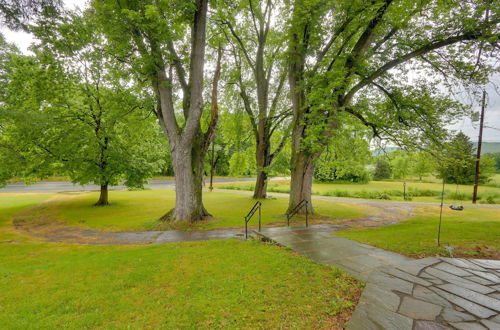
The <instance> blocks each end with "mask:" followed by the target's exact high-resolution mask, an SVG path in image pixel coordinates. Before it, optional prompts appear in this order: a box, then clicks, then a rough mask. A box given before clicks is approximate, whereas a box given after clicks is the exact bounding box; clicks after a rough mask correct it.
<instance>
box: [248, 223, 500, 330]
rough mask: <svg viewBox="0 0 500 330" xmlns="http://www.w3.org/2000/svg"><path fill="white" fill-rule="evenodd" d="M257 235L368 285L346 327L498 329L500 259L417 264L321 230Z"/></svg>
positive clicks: (274, 230) (431, 260)
mask: <svg viewBox="0 0 500 330" xmlns="http://www.w3.org/2000/svg"><path fill="white" fill-rule="evenodd" d="M256 234H258V235H261V236H262V237H263V238H265V239H268V240H272V241H274V242H276V243H278V244H280V245H283V246H289V247H291V248H292V249H293V250H294V251H296V252H298V253H299V254H302V255H304V256H307V257H309V258H311V259H313V260H315V261H317V262H320V263H324V264H329V265H332V266H336V267H339V268H341V269H343V270H345V271H347V272H348V273H350V274H351V275H353V276H354V277H356V278H358V279H360V280H362V281H364V282H366V283H367V285H366V288H365V289H364V290H363V294H362V296H361V299H360V301H359V304H358V306H357V307H356V310H355V311H354V314H353V316H352V318H351V320H350V322H349V324H348V329H352V330H358V329H359V330H369V329H397V330H404V329H413V330H423V329H453V328H455V329H460V330H462V329H464V330H465V329H467V330H469V329H471V330H475V329H495V330H499V329H500V261H497V260H479V259H458V258H424V259H420V260H415V259H410V258H408V257H406V256H403V255H400V254H397V253H394V252H389V251H385V250H382V249H378V248H375V247H373V246H369V245H365V244H361V243H357V242H354V241H351V240H348V239H345V238H341V237H338V236H335V235H333V234H331V233H330V232H326V231H325V230H324V228H323V229H322V228H308V229H307V228H293V227H292V228H287V227H285V228H283V227H280V228H268V229H264V230H263V231H262V232H261V233H256Z"/></svg>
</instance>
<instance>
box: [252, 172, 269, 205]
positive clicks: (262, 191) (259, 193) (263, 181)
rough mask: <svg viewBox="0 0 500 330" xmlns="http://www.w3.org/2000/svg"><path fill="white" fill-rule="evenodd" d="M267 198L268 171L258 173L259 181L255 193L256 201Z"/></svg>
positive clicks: (256, 183)
mask: <svg viewBox="0 0 500 330" xmlns="http://www.w3.org/2000/svg"><path fill="white" fill-rule="evenodd" d="M266 197H267V173H266V169H260V170H258V171H257V181H256V182H255V189H254V192H253V198H254V199H264V198H266Z"/></svg>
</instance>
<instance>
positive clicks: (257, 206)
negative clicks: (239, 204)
mask: <svg viewBox="0 0 500 330" xmlns="http://www.w3.org/2000/svg"><path fill="white" fill-rule="evenodd" d="M261 208H262V202H261V201H258V202H256V203H255V204H254V206H253V207H252V209H251V210H250V212H248V214H247V215H246V216H245V239H247V238H248V221H250V219H252V217H253V215H254V214H255V212H256V211H257V209H258V210H259V231H261V229H262V225H261V221H262V220H261V219H262V214H261V213H262V212H261Z"/></svg>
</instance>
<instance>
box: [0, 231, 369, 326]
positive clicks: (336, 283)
mask: <svg viewBox="0 0 500 330" xmlns="http://www.w3.org/2000/svg"><path fill="white" fill-rule="evenodd" d="M0 264H1V265H2V266H1V267H0V292H1V293H2V294H1V295H0V328H1V329H35V328H36V329H57V328H72V329H81V328H107V329H123V328H214V327H215V328H217V327H225V328H233V329H234V328H248V329H252V328H307V327H311V326H312V325H314V328H329V327H332V326H339V322H340V323H341V322H342V319H344V318H345V317H346V315H348V314H349V313H350V307H352V306H353V303H354V302H355V300H356V299H357V298H356V297H357V296H358V295H359V290H360V283H359V282H356V281H355V280H353V279H352V278H350V277H348V276H347V275H346V274H345V273H343V272H341V271H339V270H337V269H334V268H331V267H328V266H325V265H320V264H316V263H313V262H312V261H309V260H308V259H306V258H305V257H299V256H295V255H293V254H291V253H289V252H288V251H286V250H285V249H283V248H278V247H276V246H269V245H265V244H262V243H257V242H253V241H248V242H244V241H236V240H224V241H208V242H195V243H173V244H166V245H153V246H129V247H117V246H85V245H83V246H79V245H63V244H29V243H28V244H2V245H1V248H0Z"/></svg>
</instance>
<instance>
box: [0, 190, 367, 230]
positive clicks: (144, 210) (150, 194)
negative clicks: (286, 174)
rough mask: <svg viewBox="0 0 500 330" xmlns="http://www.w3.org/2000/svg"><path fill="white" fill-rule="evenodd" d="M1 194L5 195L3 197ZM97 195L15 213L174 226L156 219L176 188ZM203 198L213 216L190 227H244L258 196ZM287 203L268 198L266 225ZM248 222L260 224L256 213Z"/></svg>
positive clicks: (328, 211)
mask: <svg viewBox="0 0 500 330" xmlns="http://www.w3.org/2000/svg"><path fill="white" fill-rule="evenodd" d="M2 198H3V197H2V195H1V194H0V201H1V200H2ZM97 198H98V194H97V192H91V193H79V194H75V193H72V194H54V195H52V197H51V199H50V200H48V201H46V202H44V203H41V204H38V205H36V206H33V207H31V208H30V209H26V210H24V211H23V212H18V213H17V214H16V215H15V217H14V218H16V219H23V220H28V221H29V220H30V219H32V218H34V219H35V220H38V219H40V218H43V219H44V220H47V221H49V220H50V219H54V220H56V219H57V220H61V221H64V222H65V223H67V224H69V225H71V226H81V227H87V228H94V229H100V230H111V231H119V230H151V229H169V226H170V225H168V224H164V223H160V222H158V221H157V219H158V218H160V217H161V216H162V215H163V214H165V213H166V212H167V211H168V210H169V209H171V208H172V207H173V206H174V202H175V192H174V191H173V190H143V191H112V192H110V195H109V198H110V202H111V205H110V206H106V207H96V206H94V205H93V203H94V202H95V201H96V200H97ZM204 203H205V206H206V208H207V209H208V211H209V212H211V214H212V215H213V217H214V218H213V219H212V220H209V221H205V222H202V223H200V224H197V225H195V226H192V227H191V228H194V229H214V228H234V227H239V228H241V227H243V226H244V221H243V217H244V216H245V215H246V214H247V212H248V211H249V210H250V208H251V207H252V206H253V204H254V203H255V201H254V200H252V199H251V198H250V196H248V195H242V194H232V193H220V192H211V193H208V192H205V193H204ZM287 203H288V200H287V199H286V198H276V199H269V200H264V201H263V207H262V222H263V224H265V225H266V224H271V223H273V224H276V223H281V224H283V223H284V221H285V217H284V213H285V211H286V208H287V205H288V204H287ZM314 205H315V208H316V211H317V212H318V213H319V214H321V215H322V216H325V217H329V218H332V219H335V218H353V219H354V218H361V217H364V216H366V215H368V214H370V213H371V212H373V210H371V209H370V208H362V207H361V206H359V205H354V204H347V203H333V202H329V201H315V203H314ZM249 225H250V226H251V227H255V226H257V217H256V216H255V217H254V218H253V219H252V220H251V222H250V223H249Z"/></svg>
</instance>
